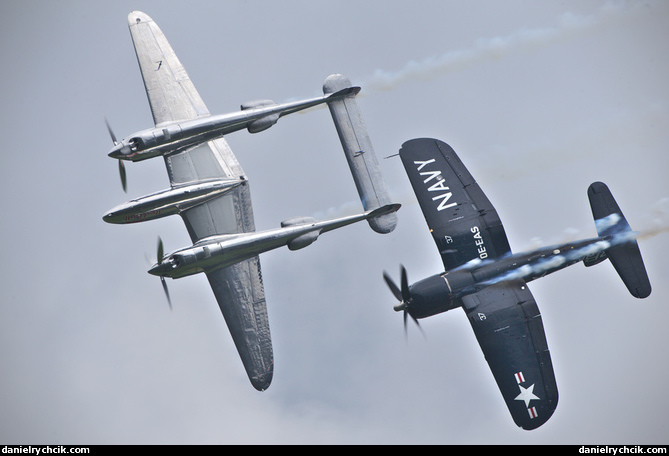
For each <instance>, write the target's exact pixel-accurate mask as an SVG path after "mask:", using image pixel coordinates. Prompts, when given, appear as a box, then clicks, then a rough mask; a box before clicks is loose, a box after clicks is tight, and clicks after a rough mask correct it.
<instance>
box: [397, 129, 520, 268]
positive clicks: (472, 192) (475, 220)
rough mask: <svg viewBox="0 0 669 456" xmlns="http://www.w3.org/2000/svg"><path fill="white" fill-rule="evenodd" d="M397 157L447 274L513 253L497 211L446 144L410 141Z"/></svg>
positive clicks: (435, 140) (403, 146) (431, 141)
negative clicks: (479, 260)
mask: <svg viewBox="0 0 669 456" xmlns="http://www.w3.org/2000/svg"><path fill="white" fill-rule="evenodd" d="M400 158H401V159H402V163H403V164H404V168H405V170H406V172H407V175H408V176H409V180H410V182H411V185H412V187H413V190H414V193H415V194H416V198H417V199H418V203H419V204H420V207H421V209H422V211H423V215H424V216H425V220H426V222H427V225H428V227H429V228H430V232H431V233H432V237H433V238H434V242H435V243H436V244H437V248H438V249H439V253H440V254H441V258H442V261H443V263H444V266H445V268H446V270H447V271H448V270H450V269H454V268H456V267H458V266H461V265H463V264H465V263H467V262H468V261H471V260H475V259H481V260H486V259H494V258H499V257H501V256H504V255H506V254H508V253H510V252H511V249H510V247H509V241H508V240H507V238H506V233H505V232H504V227H503V226H502V222H501V221H500V219H499V216H498V215H497V211H496V210H495V208H494V207H493V206H492V204H491V203H490V200H488V198H487V197H486V195H485V194H484V193H483V191H482V190H481V187H479V185H478V184H477V183H476V181H475V180H474V178H473V177H472V175H471V174H470V173H469V171H468V170H467V168H465V165H464V164H463V163H462V161H460V158H459V157H458V156H457V155H456V153H455V151H454V150H453V149H452V148H451V147H450V146H449V145H448V144H446V143H445V142H442V141H439V140H437V139H428V138H423V139H412V140H410V141H407V142H405V143H404V144H403V145H402V148H401V149H400Z"/></svg>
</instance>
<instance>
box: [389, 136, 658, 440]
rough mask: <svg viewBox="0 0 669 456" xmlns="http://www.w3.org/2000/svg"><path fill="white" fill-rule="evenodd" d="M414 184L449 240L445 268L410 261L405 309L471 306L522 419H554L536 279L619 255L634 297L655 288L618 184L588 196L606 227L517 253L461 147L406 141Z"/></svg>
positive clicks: (535, 422)
mask: <svg viewBox="0 0 669 456" xmlns="http://www.w3.org/2000/svg"><path fill="white" fill-rule="evenodd" d="M399 155H400V158H401V159H402V163H403V164H404V167H405V170H406V172H407V175H408V176H409V180H410V181H411V185H412V187H413V190H414V192H415V194H416V197H417V199H418V202H419V204H420V207H421V210H422V211H423V215H424V216H425V220H426V222H427V225H428V227H429V229H430V232H431V233H432V236H433V238H434V241H435V243H436V245H437V248H438V249H439V253H440V255H441V259H442V261H443V264H444V267H445V270H446V271H445V272H443V273H440V274H436V275H434V276H431V277H428V278H426V279H424V280H421V281H419V282H416V283H414V284H412V285H409V283H408V279H407V273H406V270H405V269H404V267H402V268H401V285H400V286H399V287H398V286H397V285H396V284H395V283H394V282H393V281H392V279H391V278H390V276H389V275H388V274H387V273H385V272H384V279H385V281H386V283H387V284H388V286H389V287H390V289H391V291H392V292H393V294H394V295H395V297H396V298H397V299H398V300H399V301H400V303H399V304H397V305H395V307H394V309H395V310H396V311H402V312H403V313H404V324H405V330H406V320H407V315H408V316H410V317H411V318H412V319H413V320H414V321H416V323H418V319H420V318H425V317H429V316H431V315H435V314H438V313H441V312H445V311H447V310H450V309H454V308H456V307H462V308H463V309H464V311H465V312H466V314H467V318H468V319H469V322H470V323H471V325H472V328H473V329H474V334H475V335H476V338H477V339H478V342H479V345H480V346H481V349H482V351H483V354H484V355H485V358H486V360H487V362H488V365H489V366H490V369H491V371H492V374H493V376H494V377H495V380H496V382H497V385H498V386H499V389H500V391H501V393H502V396H503V397H504V401H505V402H506V405H507V407H508V409H509V411H510V412H511V416H512V417H513V420H514V421H515V423H516V424H517V425H518V426H520V427H522V428H523V429H535V428H537V427H539V426H541V425H542V424H544V423H545V422H546V421H547V420H548V419H549V418H550V417H551V415H552V414H553V412H554V411H555V408H556V406H557V401H558V391H557V385H556V382H555V375H554V373H553V366H552V363H551V357H550V353H549V350H548V344H547V342H546V336H545V334H544V328H543V323H542V320H541V315H540V313H539V309H538V307H537V304H536V302H535V300H534V298H533V297H532V294H531V293H530V290H529V289H528V287H527V282H530V281H532V280H534V279H537V278H539V277H543V276H545V275H547V274H550V273H552V272H555V271H558V270H560V269H563V268H565V267H567V266H570V265H572V264H575V263H578V262H581V261H582V262H583V263H584V264H585V266H592V265H595V264H597V263H600V262H602V261H604V260H605V259H606V258H608V259H610V260H611V263H612V264H613V266H614V267H615V269H616V271H617V272H618V274H619V275H620V277H621V278H622V280H623V282H624V283H625V285H626V286H627V288H628V290H629V291H630V293H631V294H632V296H634V297H637V298H645V297H647V296H648V295H650V291H651V287H650V282H649V280H648V275H647V274H646V269H645V267H644V264H643V260H642V258H641V253H640V251H639V247H638V245H637V242H636V239H635V233H634V232H632V230H631V228H630V226H629V224H628V223H627V221H626V220H625V217H624V216H623V214H622V212H621V211H620V208H619V207H618V204H617V203H616V201H615V200H614V199H613V196H612V195H611V192H610V191H609V189H608V187H607V186H606V185H605V184H603V183H601V182H595V183H593V184H591V185H590V187H589V188H588V197H589V199H590V205H591V208H592V213H593V216H594V218H595V226H596V229H597V234H598V236H597V237H595V238H592V239H586V240H581V241H576V242H571V243H567V244H562V245H556V246H551V247H545V248H541V249H538V250H535V251H532V252H527V253H516V254H512V253H511V249H510V247H509V242H508V240H507V237H506V233H505V232H504V228H503V227H502V222H501V221H500V219H499V216H498V215H497V212H496V211H495V209H494V207H493V206H492V204H491V203H490V201H489V200H488V198H487V197H486V196H485V194H484V193H483V191H482V190H481V187H479V185H478V184H477V183H476V181H475V180H474V178H473V177H472V176H471V174H470V173H469V171H468V170H467V168H465V166H464V164H463V163H462V161H460V159H459V158H458V156H457V155H456V154H455V152H454V151H453V149H452V148H451V147H450V146H449V145H448V144H446V143H444V142H442V141H439V140H436V139H429V138H425V139H413V140H410V141H407V142H405V143H404V144H403V145H402V148H401V149H400V153H399Z"/></svg>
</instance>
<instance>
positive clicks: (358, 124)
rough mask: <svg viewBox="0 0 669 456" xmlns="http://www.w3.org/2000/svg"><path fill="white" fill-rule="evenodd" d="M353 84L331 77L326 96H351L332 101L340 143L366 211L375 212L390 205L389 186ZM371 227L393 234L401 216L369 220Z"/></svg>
mask: <svg viewBox="0 0 669 456" xmlns="http://www.w3.org/2000/svg"><path fill="white" fill-rule="evenodd" d="M350 86H351V82H350V81H349V80H348V78H346V77H345V76H343V75H341V74H333V75H330V76H328V78H327V79H326V80H325V83H324V84H323V93H324V94H326V95H327V94H333V95H331V97H329V98H333V97H336V96H337V95H338V94H339V93H342V92H344V93H346V92H345V91H350V93H347V94H348V95H351V96H345V97H343V98H338V99H336V100H333V101H328V107H329V108H330V113H331V114H332V120H333V121H334V124H335V127H336V128H337V133H338V134H339V139H340V141H341V144H342V147H343V149H344V153H345V154H346V160H347V161H348V165H349V167H350V169H351V174H352V176H353V180H354V181H355V186H356V187H357V189H358V194H359V195H360V200H361V201H362V206H363V208H364V209H365V211H368V210H374V209H376V208H379V207H381V206H385V205H387V204H389V203H390V197H389V196H388V192H387V190H386V184H385V182H384V180H383V176H382V175H381V171H380V170H379V163H378V161H377V159H376V154H375V153H374V149H373V147H372V143H371V141H370V139H369V136H368V134H367V128H366V126H365V123H364V121H363V119H362V115H361V114H360V109H359V108H358V104H357V102H356V99H355V97H354V96H353V95H355V94H357V93H358V90H359V88H354V89H357V90H351V89H349V87H350ZM368 222H369V226H370V227H371V228H372V229H373V230H374V231H376V232H377V233H390V232H391V231H393V230H394V229H395V226H396V225H397V215H396V214H395V213H393V212H391V213H388V214H385V215H382V216H378V217H373V218H370V219H369V220H368Z"/></svg>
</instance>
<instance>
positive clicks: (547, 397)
mask: <svg viewBox="0 0 669 456" xmlns="http://www.w3.org/2000/svg"><path fill="white" fill-rule="evenodd" d="M462 301H463V308H464V309H465V312H466V313H467V318H468V319H469V322H470V323H471V325H472V328H473V329H474V333H475V334H476V338H477V339H478V342H479V345H480V346H481V349H482V350H483V354H484V355H485V358H486V361H487V362H488V365H489V366H490V370H491V371H492V373H493V376H494V377H495V381H496V382H497V385H498V386H499V389H500V391H501V393H502V396H503V397H504V401H505V402H506V405H507V407H508V408H509V412H511V416H512V417H513V420H514V421H515V422H516V424H517V425H518V426H520V427H522V428H523V429H528V430H529V429H535V428H537V427H539V426H541V425H542V424H543V423H545V422H546V421H548V419H549V418H550V416H551V415H552V414H553V412H554V411H555V408H556V407H557V401H558V391H557V384H556V382H555V374H554V373H553V365H552V362H551V357H550V352H549V351H548V343H547V342H546V335H545V333H544V328H543V323H542V320H541V314H540V313H539V308H538V307H537V303H536V302H535V300H534V298H533V297H532V293H530V290H529V289H528V287H527V285H526V284H525V282H523V281H522V280H520V281H513V282H501V283H498V284H496V285H493V286H490V287H487V288H484V289H483V290H481V291H479V292H478V293H475V294H472V295H468V296H465V297H464V298H462Z"/></svg>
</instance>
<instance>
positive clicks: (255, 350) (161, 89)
mask: <svg viewBox="0 0 669 456" xmlns="http://www.w3.org/2000/svg"><path fill="white" fill-rule="evenodd" d="M128 23H129V27H130V33H131V35H132V39H133V43H134V45H135V51H136V53H137V60H138V61H139V66H140V69H141V72H142V77H143V79H144V85H145V87H146V93H147V96H148V98H149V104H150V105H151V111H152V112H153V118H154V122H155V124H156V126H160V125H161V124H165V123H169V122H173V121H178V120H185V119H192V118H195V117H198V116H205V115H209V111H208V110H207V108H206V106H205V105H204V102H203V101H202V98H200V95H199V94H198V92H197V90H196V89H195V87H194V85H193V83H192V82H191V80H190V78H189V77H188V74H187V73H186V71H185V69H184V68H183V66H182V65H181V62H180V61H179V59H178V58H177V56H176V54H175V53H174V51H173V50H172V47H171V46H170V44H169V42H168V41H167V39H166V38H165V35H164V34H163V33H162V31H161V30H160V28H159V27H158V25H157V24H156V23H155V22H153V20H152V19H151V18H150V17H149V16H147V15H146V14H144V13H141V12H137V11H134V12H132V13H130V15H129V16H128ZM165 166H166V167H167V173H168V175H169V178H170V184H171V185H172V187H175V186H179V185H183V184H186V183H195V182H198V181H205V180H210V179H236V180H240V181H241V182H242V184H241V185H238V186H237V187H235V188H233V189H232V190H231V191H230V192H228V193H226V194H224V195H223V196H220V197H218V198H215V199H213V200H210V201H207V202H206V203H203V204H200V205H198V206H195V207H192V208H188V209H184V210H183V211H182V212H181V217H182V218H183V220H184V223H185V224H186V228H187V229H188V234H189V235H190V238H191V240H192V241H193V243H195V242H197V241H199V240H200V239H202V238H205V237H208V236H213V235H216V234H233V233H240V232H244V233H245V232H252V231H255V221H254V218H253V206H252V203H251V191H250V188H249V183H248V180H247V179H246V175H245V173H244V171H243V169H242V167H241V166H240V164H239V162H238V161H237V158H236V157H235V155H234V154H233V153H232V150H231V149H230V146H229V145H228V142H227V141H226V140H225V139H224V138H219V139H216V140H213V141H208V142H204V143H201V144H198V145H197V146H194V147H192V148H190V149H186V150H184V151H180V152H178V153H175V154H172V155H168V156H165ZM207 279H208V280H209V283H210V285H211V288H212V290H213V292H214V295H215V296H216V300H217V301H218V305H219V307H220V309H221V312H222V313H223V316H224V317H225V321H226V324H227V326H228V328H229V330H230V333H231V335H232V339H233V341H234V343H235V346H236V347H237V351H238V352H239V355H240V357H241V359H242V363H243V364H244V368H245V369H246V372H247V374H248V376H249V379H250V380H251V383H252V384H253V386H254V387H255V388H256V389H258V390H265V389H266V388H267V387H268V386H269V384H270V382H271V380H272V371H273V353H272V341H271V336H270V331H269V322H268V317H267V305H266V302H265V291H264V288H263V284H262V274H261V270H260V261H259V259H258V257H257V256H256V257H254V258H251V259H249V260H245V261H242V262H240V263H237V264H235V265H232V266H229V267H226V268H221V269H218V270H215V271H212V272H209V273H207Z"/></svg>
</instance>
